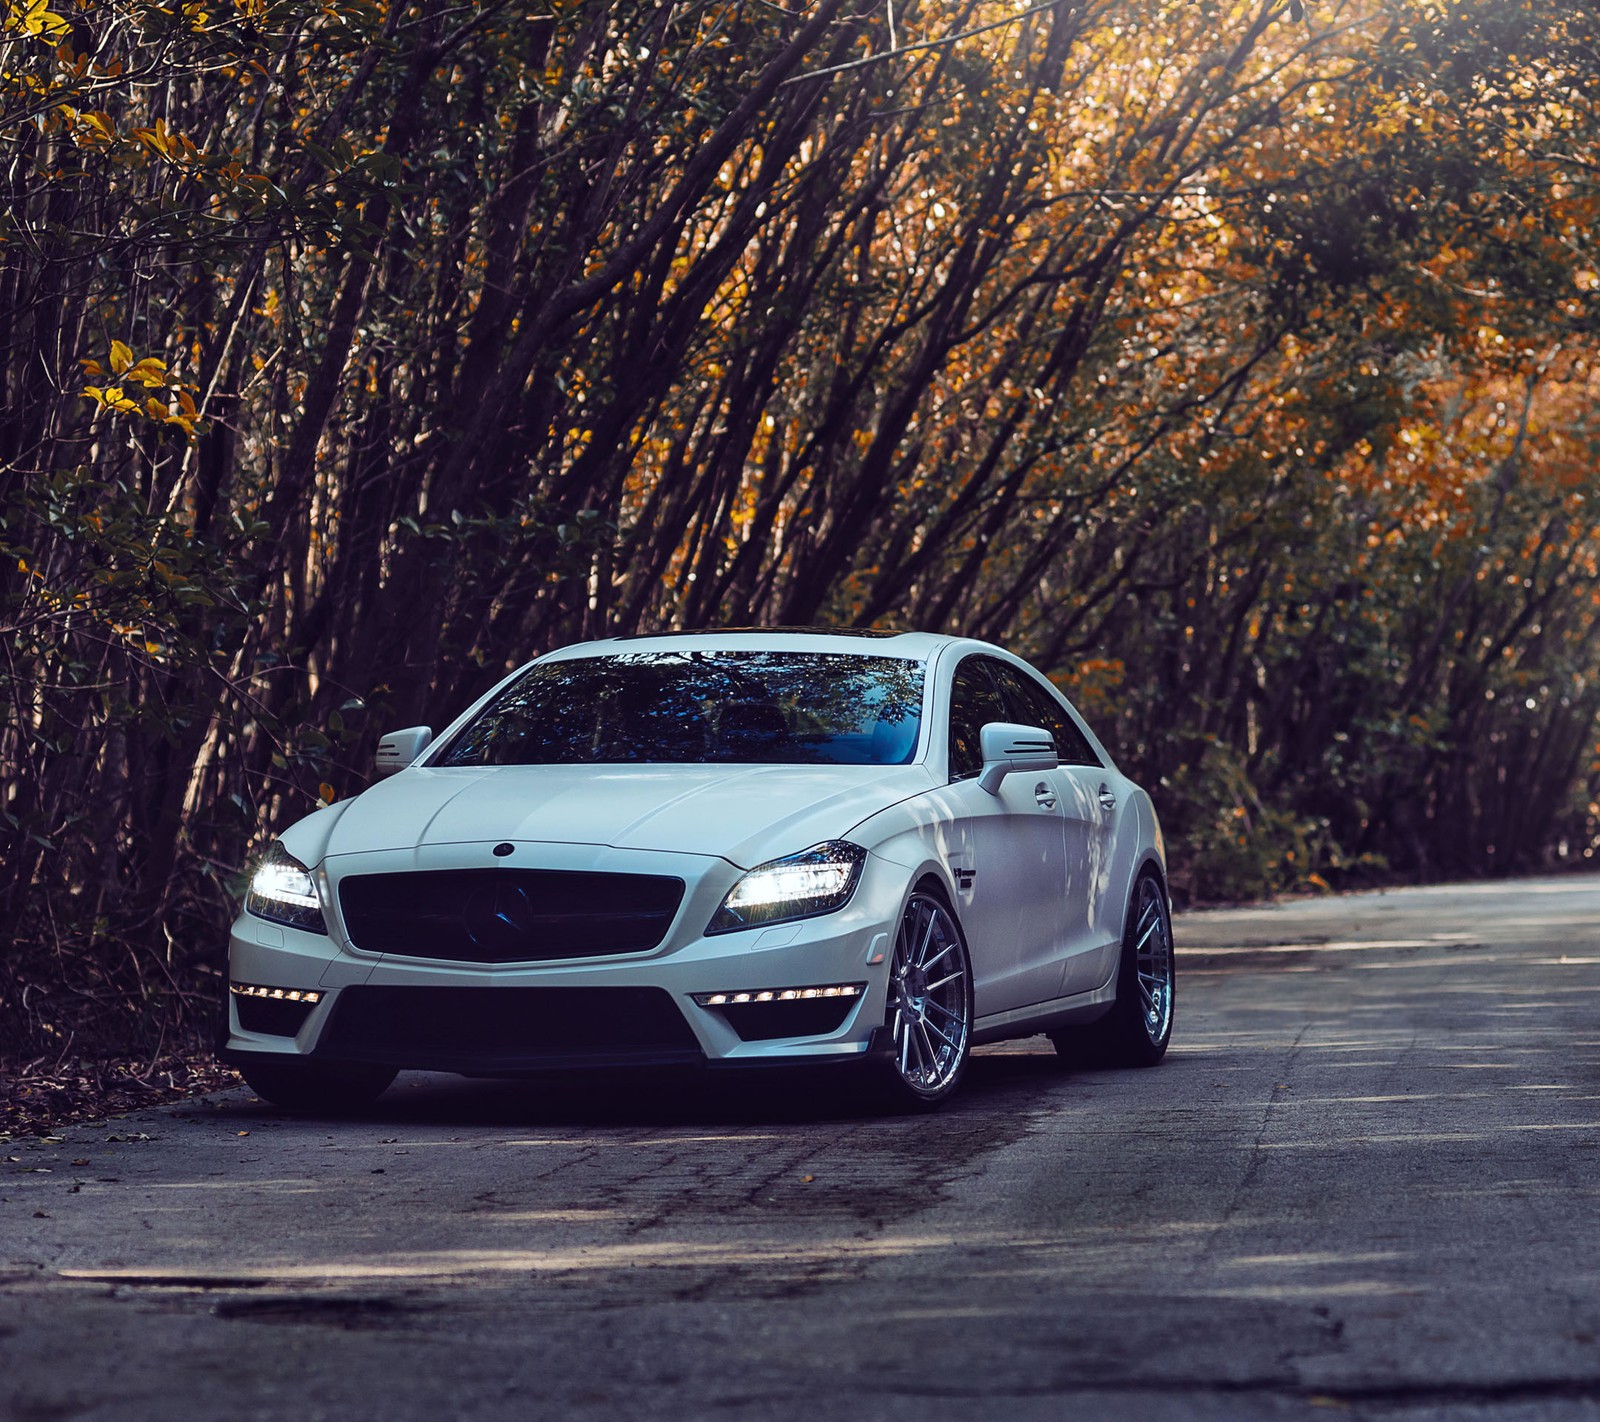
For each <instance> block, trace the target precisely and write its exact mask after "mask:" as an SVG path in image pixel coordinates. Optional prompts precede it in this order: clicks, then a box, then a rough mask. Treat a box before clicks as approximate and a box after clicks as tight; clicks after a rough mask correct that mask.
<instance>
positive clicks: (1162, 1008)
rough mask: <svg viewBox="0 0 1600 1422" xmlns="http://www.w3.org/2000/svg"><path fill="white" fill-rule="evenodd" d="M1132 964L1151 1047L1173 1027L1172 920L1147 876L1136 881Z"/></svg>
mask: <svg viewBox="0 0 1600 1422" xmlns="http://www.w3.org/2000/svg"><path fill="white" fill-rule="evenodd" d="M1136 911H1137V918H1136V919H1135V925H1134V939H1133V962H1134V971H1135V973H1136V975H1137V976H1136V979H1135V980H1136V981H1137V983H1138V985H1139V1020H1140V1021H1141V1022H1142V1023H1143V1024H1144V1030H1145V1035H1146V1036H1147V1037H1148V1038H1149V1039H1150V1043H1151V1045H1152V1046H1157V1045H1162V1044H1164V1043H1165V1042H1166V1038H1167V1033H1168V1032H1169V1031H1170V1030H1171V1028H1172V978H1173V965H1172V920H1171V919H1170V918H1169V917H1168V915H1167V901H1166V896H1165V895H1164V894H1163V893H1162V892H1161V885H1160V884H1158V883H1157V882H1156V880H1155V879H1154V878H1153V877H1151V876H1149V875H1146V876H1145V878H1143V879H1142V880H1140V882H1139V896H1138V903H1137V909H1136Z"/></svg>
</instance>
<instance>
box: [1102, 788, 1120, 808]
mask: <svg viewBox="0 0 1600 1422" xmlns="http://www.w3.org/2000/svg"><path fill="white" fill-rule="evenodd" d="M1099 799H1100V808H1101V809H1102V810H1104V811H1105V812H1106V813H1107V814H1108V815H1109V814H1110V813H1111V812H1112V811H1113V810H1114V809H1116V808H1117V797H1116V796H1115V795H1113V794H1112V793H1111V791H1110V789H1109V788H1107V787H1106V786H1104V785H1102V786H1101V787H1100V796H1099Z"/></svg>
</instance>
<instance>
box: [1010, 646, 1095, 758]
mask: <svg viewBox="0 0 1600 1422" xmlns="http://www.w3.org/2000/svg"><path fill="white" fill-rule="evenodd" d="M994 670H995V676H996V678H997V679H998V681H999V682H1000V685H1001V686H1003V687H1004V688H1005V693H1006V700H1007V701H1008V702H1010V703H1011V707H1012V712H1011V717H1010V719H1011V720H1013V721H1020V722H1021V723H1022V724H1023V725H1024V726H1043V727H1044V728H1045V730H1047V731H1049V732H1050V734H1051V735H1052V736H1054V737H1055V741H1056V754H1057V755H1058V756H1060V757H1061V763H1062V764H1063V765H1099V764H1100V757H1099V756H1097V755H1096V754H1095V753H1094V748H1093V747H1092V746H1091V745H1090V744H1089V741H1088V738H1087V737H1086V736H1085V735H1084V734H1083V732H1082V731H1081V730H1079V729H1078V724H1077V722H1075V721H1074V720H1073V719H1072V717H1071V716H1070V715H1068V714H1067V710H1066V708H1065V707H1064V706H1062V704H1061V703H1060V702H1059V701H1057V700H1056V699H1055V697H1054V696H1052V695H1051V694H1050V692H1049V691H1048V690H1046V689H1045V688H1044V687H1043V686H1042V685H1040V683H1039V682H1037V681H1035V680H1034V678H1033V677H1031V676H1029V675H1028V674H1027V673H1026V672H1023V671H1019V670H1018V669H1017V668H1016V667H1014V666H1011V665H1010V664H1009V663H1007V662H997V663H996V664H995V669H994Z"/></svg>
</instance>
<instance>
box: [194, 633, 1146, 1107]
mask: <svg viewBox="0 0 1600 1422" xmlns="http://www.w3.org/2000/svg"><path fill="white" fill-rule="evenodd" d="M378 769H379V771H380V773H388V774H387V775H386V778H383V779H380V780H379V781H378V782H377V783H375V784H374V785H373V786H372V787H371V788H370V789H368V790H367V791H365V792H364V793H362V794H360V795H357V796H356V797H355V798H353V799H350V800H345V801H341V802H340V803H338V804H334V805H329V806H327V807H326V808H324V809H320V810H318V811H316V812H315V813H314V814H311V815H309V816H307V817H306V818H305V819H303V820H301V821H300V822H299V823H298V824H296V825H294V826H293V827H292V828H290V829H289V830H287V831H286V832H285V833H284V835H283V836H282V838H281V839H279V840H277V841H276V842H274V843H273V845H272V846H271V848H270V849H269V850H268V852H267V853H266V855H265V856H264V857H263V858H262V859H261V861H260V862H259V864H258V866H257V867H256V869H255V872H254V875H253V877H252V879H251V882H250V888H249V893H248V896H247V898H246V901H245V906H244V909H243V911H242V912H241V913H240V915H239V917H238V919H237V921H236V922H235V923H234V925H233V930H232V935H231V941H230V951H229V978H230V982H229V1014H228V1018H229V1020H228V1029H229V1030H228V1037H227V1042H226V1046H225V1049H224V1055H225V1057H226V1058H227V1060H229V1061H231V1062H233V1063H235V1064H236V1065H237V1066H238V1067H239V1068H240V1070H241V1071H242V1072H243V1074H244V1077H245V1080H246V1081H247V1082H249V1083H250V1085H251V1086H252V1087H254V1088H255V1090H256V1091H257V1092H258V1093H259V1094H260V1095H261V1096H263V1097H265V1098H266V1099H268V1100H269V1101H274V1102H277V1103H278V1104H280V1105H284V1106H288V1107H294V1108H300V1109H313V1110H314V1109H319V1108H321V1109H328V1110H334V1109H347V1108H349V1107H351V1106H354V1105H359V1104H361V1103H363V1102H366V1101H370V1100H373V1099H375V1098H376V1097H377V1096H378V1095H379V1094H380V1093H381V1092H382V1091H383V1090H384V1089H385V1088H386V1087H387V1086H388V1085H389V1083H390V1082H391V1081H393V1079H394V1077H395V1074H396V1072H397V1071H398V1070H400V1069H403V1068H416V1069H426V1070H435V1071H451V1072H460V1073H463V1074H466V1075H470V1076H512V1075H519V1074H524V1073H538V1072H544V1071H547V1070H552V1069H559V1068H568V1067H581V1068H600V1067H606V1068H609V1067H632V1066H640V1067H645V1066H661V1065H679V1064H682V1065H691V1064H692V1065H696V1066H706V1065H709V1066H715V1067H722V1066H727V1067H738V1066H756V1065H762V1064H770V1063H786V1064H791V1065H793V1064H801V1065H803V1064H816V1065H821V1064H824V1063H844V1064H857V1065H858V1066H859V1068H860V1069H861V1070H862V1071H863V1072H871V1073H875V1074H876V1076H877V1079H878V1081H879V1083H880V1084H881V1085H882V1086H883V1087H885V1088H886V1089H887V1091H888V1092H889V1094H890V1095H891V1096H893V1097H895V1098H897V1099H898V1100H899V1101H900V1102H901V1103H903V1104H907V1105H931V1104H933V1103H936V1102H938V1101H941V1100H942V1099H944V1098H945V1097H946V1096H948V1095H949V1093H950V1092H951V1091H953V1090H954V1089H955V1087H956V1085H957V1083H958V1082H959V1081H960V1080H961V1077H962V1073H963V1071H964V1069H965V1067H966V1064H967V1060H968V1056H969V1054H970V1053H971V1050H972V1048H973V1046H974V1045H977V1044H980V1043H985V1042H995V1041H1000V1040H1003V1039H1006V1038H1014V1037H1027V1036H1032V1035H1034V1034H1037V1033H1041V1032H1042V1033H1047V1034H1049V1036H1050V1038H1051V1040H1052V1041H1053V1042H1054V1043H1055V1045H1056V1047H1057V1048H1058V1050H1060V1051H1062V1052H1064V1053H1071V1054H1073V1055H1075V1056H1080V1055H1081V1056H1085V1057H1091V1058H1095V1059H1098V1060H1101V1061H1105V1062H1111V1063H1120V1064H1126V1065H1153V1064H1154V1063H1156V1062H1158V1061H1159V1060H1160V1059H1161V1057H1162V1055H1163V1054H1164V1053H1165V1051H1166V1048H1167V1041H1168V1038H1169V1037H1170V1035H1171V1032H1172V1012H1173V953H1172V930H1171V918H1170V914H1169V904H1168V898H1167V889H1166V880H1165V873H1166V866H1165V862H1164V858H1163V850H1162V841H1161V831H1160V828H1159V825H1158V823H1157V820H1156V815H1155V811H1154V809H1153V807H1152V806H1151V803H1150V799H1149V797H1148V796H1147V795H1146V794H1145V793H1144V791H1142V790H1141V789H1140V788H1139V787H1138V786H1137V785H1135V784H1134V783H1133V782H1132V781H1131V780H1129V779H1127V778H1126V777H1125V776H1123V775H1122V774H1120V773H1119V772H1118V770H1117V768H1116V766H1115V765H1114V764H1113V763H1112V760H1111V757H1110V755H1108V754H1107V753H1106V750H1105V748H1104V747H1103V746H1102V745H1101V744H1100V742H1099V741H1098V740H1097V739H1096V738H1095V736H1094V733H1093V732H1092V731H1090V730H1089V728H1088V727H1087V726H1086V725H1085V724H1084V723H1083V721H1082V719H1081V718H1080V717H1079V716H1078V714H1077V712H1076V711H1075V710H1074V709H1073V708H1072V706H1071V705H1069V704H1068V703H1067V702H1066V701H1065V700H1064V699H1063V698H1062V697H1061V695H1060V694H1059V693H1058V692H1057V691H1056V690H1055V689H1054V687H1052V686H1051V685H1050V683H1049V682H1048V681H1046V680H1045V679H1044V678H1042V677H1041V676H1039V675H1038V674H1037V673H1036V672H1034V671H1033V670H1032V669H1031V668H1030V667H1029V666H1028V665H1027V664H1026V663H1025V662H1022V661H1020V660H1019V659H1018V658H1016V657H1014V656H1012V655H1011V654H1010V653H1008V652H1005V651H1003V650H1001V649H1000V648H998V647H994V646H990V645H988V644H987V643H984V642H976V641H971V640H967V639H963V638H958V637H945V636H933V635H928V634H922V633H878V632H872V633H843V632H826V631H817V632H812V631H723V632H711V633H688V634H677V635H669V636H657V637H639V638H618V639H612V640H608V641H599V642H589V643H584V644H582V645H579V646H573V647H567V648H563V649H562V650H560V651H556V652H551V653H549V654H548V655H546V656H543V657H540V658H538V659H537V660H536V661H533V662H531V663H529V664H528V665H527V666H525V667H523V668H521V669H520V670H518V671H517V672H515V673H513V674H512V675H511V676H509V677H507V678H506V679H505V680H504V681H503V682H501V683H500V685H498V686H497V687H495V688H494V689H493V690H492V691H491V692H489V693H488V695H486V696H484V697H483V698H482V699H481V700H480V701H479V702H477V704H476V705H474V706H472V707H471V708H470V709H469V710H468V711H467V712H466V713H465V714H464V715H463V716H461V717H460V718H459V719H458V720H457V721H455V722H454V723H453V724H452V725H451V726H449V727H448V728H447V729H446V730H445V731H444V732H443V733H442V734H441V735H439V736H438V737H434V736H432V734H431V732H430V731H429V729H428V728H427V727H425V726H418V727H412V728H411V729H409V730H404V731H398V732H395V733H393V734H391V735H389V736H387V737H385V738H384V740H383V741H382V743H381V744H380V746H379V750H378Z"/></svg>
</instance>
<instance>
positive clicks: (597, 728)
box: [430, 651, 923, 765]
mask: <svg viewBox="0 0 1600 1422" xmlns="http://www.w3.org/2000/svg"><path fill="white" fill-rule="evenodd" d="M922 673H923V667H922V663H921V662H913V661H906V660H904V659H902V658H899V657H869V656H857V655H855V654H852V653H840V652H700V651H686V652H623V653H619V654H617V655H615V656H606V657H587V658H583V659H581V660H573V661H558V662H546V663H542V664H541V665H538V666H534V667H530V668H529V669H528V671H527V673H526V674H525V675H523V676H521V677H519V678H518V679H517V680H516V681H515V682H513V683H512V684H511V685H510V686H508V687H507V688H506V689H505V690H504V691H502V692H501V693H500V695H499V696H497V697H496V698H495V699H494V700H493V701H492V702H490V703H489V705H488V706H487V707H486V708H485V709H484V710H483V711H482V712H481V713H480V714H479V715H478V716H476V717H475V718H474V719H473V720H472V721H471V722H469V723H468V724H467V725H466V726H465V727H464V728H463V729H462V730H461V731H460V732H459V733H458V734H457V735H456V736H455V737H454V738H453V739H452V741H451V742H450V744H449V745H448V746H447V747H446V748H445V750H444V752H443V753H442V754H441V755H438V756H435V757H433V758H431V761H430V763H431V764H433V765H559V764H594V763H605V762H625V761H677V762H721V761H732V762H740V761H745V762H754V763H757V764H774V765H815V764H836V765H904V764H905V763H906V762H907V761H909V760H910V759H911V756H912V754H913V753H914V752H915V750H916V745H917V731H918V729H919V727H920V726H921V722H922Z"/></svg>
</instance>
